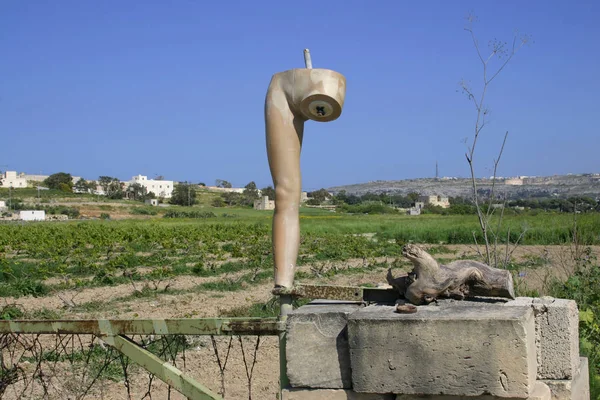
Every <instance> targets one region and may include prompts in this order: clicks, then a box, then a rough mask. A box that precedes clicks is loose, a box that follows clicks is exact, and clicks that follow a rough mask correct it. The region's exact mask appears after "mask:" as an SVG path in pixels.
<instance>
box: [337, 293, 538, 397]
mask: <svg viewBox="0 0 600 400" xmlns="http://www.w3.org/2000/svg"><path fill="white" fill-rule="evenodd" d="M503 304H504V303H499V304H498V303H497V304H486V303H476V302H444V303H441V304H440V305H439V306H435V305H430V306H419V307H418V311H417V312H416V313H414V314H398V313H395V312H394V311H393V309H394V308H393V307H390V306H369V307H366V308H363V309H360V310H358V311H356V312H354V313H353V314H351V315H350V316H349V317H348V338H349V344H350V359H351V363H352V383H353V390H355V391H357V392H366V393H396V394H431V395H434V394H435V395H439V394H447V395H455V396H481V395H483V394H489V395H494V396H499V397H515V398H519V399H527V398H528V397H529V395H530V394H531V393H532V392H533V389H534V386H535V380H536V379H535V378H536V369H537V365H536V349H535V323H534V316H533V310H532V309H531V307H504V305H503Z"/></svg>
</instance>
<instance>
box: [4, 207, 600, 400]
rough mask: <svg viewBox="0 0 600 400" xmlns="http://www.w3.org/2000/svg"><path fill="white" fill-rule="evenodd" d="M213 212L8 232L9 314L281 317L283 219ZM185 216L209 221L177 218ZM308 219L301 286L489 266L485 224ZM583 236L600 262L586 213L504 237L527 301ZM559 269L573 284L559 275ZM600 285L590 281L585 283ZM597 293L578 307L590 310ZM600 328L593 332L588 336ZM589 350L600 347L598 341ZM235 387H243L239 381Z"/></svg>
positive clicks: (509, 220)
mask: <svg viewBox="0 0 600 400" xmlns="http://www.w3.org/2000/svg"><path fill="white" fill-rule="evenodd" d="M63 200H64V199H63ZM63 200H61V201H63ZM87 201H88V200H85V202H87ZM80 202H81V199H80ZM208 203H209V202H203V203H202V204H201V205H198V206H195V207H188V208H186V207H174V206H172V207H149V206H144V205H141V204H139V203H133V202H127V201H119V202H114V203H106V204H102V203H101V204H98V205H92V206H90V205H87V204H83V202H81V204H80V205H79V207H81V212H82V215H85V214H86V212H87V213H88V214H93V213H96V214H98V213H106V214H108V215H109V216H110V218H113V216H115V215H118V216H119V218H121V219H107V220H100V219H96V220H71V221H66V222H40V223H22V222H11V223H1V224H0V297H3V301H4V304H5V306H4V307H3V308H2V307H0V311H2V312H0V317H1V318H5V319H6V318H13V319H14V318H36V319H58V318H67V319H68V318H152V317H154V318H173V317H187V318H189V317H207V316H216V315H222V316H274V315H276V313H277V307H276V306H275V303H274V302H273V299H272V296H271V295H270V289H271V287H272V283H271V282H272V281H271V279H272V270H273V261H272V257H271V241H270V240H271V239H270V234H271V218H272V212H270V211H255V210H251V209H231V208H212V207H210V206H209V205H208ZM86 207H87V208H86ZM86 210H87V211H86ZM90 210H91V211H90ZM173 211H177V212H178V213H183V214H185V213H188V215H194V216H196V217H197V218H166V216H167V215H169V213H172V212H173ZM192 213H193V214H192ZM179 215H182V214H179ZM300 218H301V231H302V237H301V247H300V256H299V260H298V265H299V266H298V270H297V273H296V278H297V280H298V281H303V282H310V283H327V284H341V285H345V284H349V285H374V284H377V283H378V282H382V281H385V274H386V270H387V269H388V268H393V269H394V270H396V271H398V270H408V269H409V268H410V267H409V265H408V263H407V262H406V261H405V260H404V259H403V258H402V257H401V255H400V253H401V245H402V244H403V243H405V242H409V241H411V242H416V243H421V244H423V245H424V246H425V247H427V248H428V250H429V251H430V252H431V253H432V254H433V255H434V256H435V257H436V258H437V259H438V260H440V261H441V262H444V261H449V260H452V259H457V258H476V257H477V255H476V253H475V250H474V248H473V246H472V244H473V232H477V231H478V225H477V220H476V217H475V216H439V215H421V216H403V215H350V214H342V213H335V212H330V211H324V210H320V209H314V208H303V209H302V210H301V216H300ZM575 226H577V232H578V241H579V243H580V244H582V245H591V246H592V247H591V249H592V252H591V253H590V256H589V257H588V258H587V259H588V260H591V259H593V257H595V256H597V255H598V251H599V247H598V246H597V245H598V244H600V214H580V215H577V220H576V223H575V219H574V217H573V215H568V214H550V213H548V214H544V213H540V214H538V215H536V216H531V215H525V216H509V217H506V218H505V220H504V232H505V233H504V234H503V237H504V236H505V235H507V234H508V231H509V230H510V236H511V238H513V239H514V238H516V237H518V236H519V235H520V234H521V233H523V232H524V233H523V239H522V243H523V246H522V247H521V248H520V249H519V251H517V252H516V253H515V254H514V257H513V258H514V259H513V261H512V262H511V264H510V266H511V268H512V269H514V271H515V279H516V284H517V289H518V291H519V293H520V294H527V295H530V294H535V295H542V294H546V293H550V292H547V291H546V290H549V289H551V287H552V285H549V284H547V283H548V282H550V283H552V282H555V281H557V282H558V281H560V280H561V279H562V280H564V279H566V278H567V277H568V276H569V275H570V274H571V273H573V271H576V270H575V269H574V267H573V262H574V261H573V260H570V261H569V260H567V262H565V256H566V255H569V254H570V253H569V251H570V250H569V249H571V248H572V245H573V243H572V242H573V232H574V229H575ZM557 271H560V272H562V275H560V276H557V275H553V274H555V273H556V272H557ZM593 279H595V278H593V277H592V278H590V277H589V276H586V277H585V278H582V279H580V281H579V282H587V281H589V282H592V281H593ZM579 284H580V285H581V283H579ZM566 287H568V288H570V286H566ZM577 290H579V289H577ZM596 291H597V290H596ZM553 293H554V292H552V293H550V294H553ZM565 293H566V292H565ZM578 293H581V291H575V292H573V291H571V292H569V293H566V294H565V295H566V296H577V295H578ZM589 293H592V294H593V293H595V291H594V290H590V291H589ZM592 294H586V298H585V300H584V299H581V300H578V301H579V302H580V304H584V301H588V300H589V299H590V298H592V297H593V296H592ZM591 309H592V310H593V309H594V308H591ZM592 315H593V314H592ZM593 326H594V325H593V324H592V325H590V327H592V328H593ZM592 328H589V327H588V326H587V325H585V326H583V328H582V332H585V333H586V334H588V333H589V332H591V331H590V329H592ZM592 332H593V331H592ZM592 339H593V338H592ZM582 343H587V344H586V346H588V347H589V346H592V347H591V348H592V349H593V348H594V347H593V346H594V343H596V342H594V341H593V340H592V341H590V339H589V338H586V339H585V341H584V342H582ZM590 343H591V344H590ZM272 346H273V349H272V351H271V350H269V351H271V352H270V353H268V354H267V355H265V356H264V357H265V358H266V360H267V361H268V362H267V363H266V364H265V366H264V370H260V371H262V372H261V373H264V374H265V378H264V379H265V381H264V388H265V389H264V390H263V391H262V392H261V394H260V395H259V396H258V397H257V398H273V397H272V396H273V393H272V391H273V388H274V387H276V386H277V384H276V382H273V381H272V379H273V378H275V379H276V376H277V372H276V370H274V369H273V368H271V367H272V366H274V365H275V366H276V364H277V361H276V360H277V349H276V342H274V343H273V344H272ZM585 351H593V350H589V349H588V350H585ZM591 360H592V359H591ZM593 360H594V362H595V363H598V361H599V359H598V358H596V359H593ZM203 368H205V367H203V366H199V367H198V369H199V370H203ZM206 368H208V367H206ZM207 373H208V372H207ZM267 375H268V376H270V378H269V379H271V380H269V379H267V378H266V376H267ZM105 378H106V379H109V380H110V379H112V378H111V377H105ZM203 379H205V378H203ZM231 379H232V382H234V383H232V385H235V381H236V379H235V376H234V377H232V378H231ZM593 379H594V378H593ZM595 379H596V381H594V380H593V382H598V380H597V378H595ZM115 380H117V381H118V377H116V378H115ZM215 382H216V381H215ZM215 384H216V383H215ZM598 384H600V383H598ZM115 390H116V389H115ZM119 390H120V389H119ZM240 390H241V389H240ZM234 392H235V391H234Z"/></svg>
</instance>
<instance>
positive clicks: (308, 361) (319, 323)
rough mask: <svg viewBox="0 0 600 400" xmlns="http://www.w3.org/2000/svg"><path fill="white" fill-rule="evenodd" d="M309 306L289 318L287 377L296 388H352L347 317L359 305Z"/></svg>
mask: <svg viewBox="0 0 600 400" xmlns="http://www.w3.org/2000/svg"><path fill="white" fill-rule="evenodd" d="M315 303H316V302H313V303H310V304H307V305H305V306H303V307H300V308H298V309H297V310H294V311H292V312H291V313H290V314H289V315H288V320H287V344H286V353H287V354H286V358H287V374H288V379H289V382H290V386H292V387H306V388H325V389H344V388H346V389H349V388H351V387H352V373H351V369H350V351H349V348H348V337H347V328H346V324H347V316H348V314H350V313H352V312H354V311H356V310H358V309H359V307H361V306H360V305H359V304H347V303H336V302H321V304H315Z"/></svg>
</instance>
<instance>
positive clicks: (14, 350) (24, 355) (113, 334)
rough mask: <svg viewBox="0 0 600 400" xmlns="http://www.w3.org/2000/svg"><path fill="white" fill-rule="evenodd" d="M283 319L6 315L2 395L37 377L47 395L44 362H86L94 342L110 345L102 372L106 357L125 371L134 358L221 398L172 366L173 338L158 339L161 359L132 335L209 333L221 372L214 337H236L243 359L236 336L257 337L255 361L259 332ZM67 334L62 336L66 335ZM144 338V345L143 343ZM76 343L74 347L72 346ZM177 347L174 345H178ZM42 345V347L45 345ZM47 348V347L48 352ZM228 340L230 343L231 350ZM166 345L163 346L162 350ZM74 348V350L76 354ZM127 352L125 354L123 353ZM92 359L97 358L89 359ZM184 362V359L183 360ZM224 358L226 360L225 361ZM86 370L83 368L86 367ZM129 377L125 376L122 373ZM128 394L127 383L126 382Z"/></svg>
mask: <svg viewBox="0 0 600 400" xmlns="http://www.w3.org/2000/svg"><path fill="white" fill-rule="evenodd" d="M283 330H284V328H283V321H280V320H278V319H277V318H198V319H141V320H43V321H33V320H9V321H0V397H2V394H3V393H4V392H5V391H6V390H7V388H8V387H9V386H10V385H14V384H15V383H16V382H21V386H23V387H24V389H23V391H25V390H26V389H27V388H29V385H32V384H33V382H34V381H36V380H37V381H40V382H41V384H42V389H41V390H42V393H43V394H45V393H46V392H47V391H48V390H49V389H48V388H49V386H50V385H51V382H50V381H44V373H43V370H42V364H43V363H44V362H48V360H52V361H53V362H54V363H55V364H56V362H57V360H70V361H71V362H73V360H74V359H75V358H76V357H77V359H79V360H81V359H82V358H83V359H86V360H87V362H88V363H89V362H90V360H91V359H92V358H91V357H92V356H91V355H90V354H92V353H91V351H92V350H90V349H92V348H93V346H97V345H98V344H100V346H104V344H106V345H108V346H110V349H114V350H115V351H114V354H113V351H112V350H111V352H110V355H109V354H108V353H107V354H106V356H104V359H103V361H102V362H99V364H101V368H100V372H102V369H104V368H106V366H107V365H109V363H110V362H113V361H115V360H117V359H118V360H120V363H121V364H122V365H123V369H124V371H125V375H127V370H126V365H125V364H126V363H127V362H128V361H129V360H130V361H132V362H133V363H136V364H137V365H139V366H141V367H142V368H144V369H145V370H146V371H148V372H149V373H150V374H151V376H156V377H157V378H159V379H160V380H162V381H163V382H165V383H166V384H167V385H169V387H170V388H173V389H175V390H176V391H178V392H180V393H181V394H183V395H184V396H186V397H187V398H189V399H202V400H204V399H211V400H215V399H222V397H221V396H220V395H219V394H217V393H214V392H213V391H211V390H210V389H208V388H207V387H205V386H204V385H202V384H201V383H199V382H198V381H196V380H195V379H193V378H192V377H190V376H189V375H186V374H185V373H183V372H182V371H181V370H180V369H179V368H177V366H176V362H175V359H176V358H177V353H178V351H180V350H181V348H179V350H178V349H177V348H175V350H174V351H173V349H171V347H173V343H175V344H176V345H177V346H179V344H177V341H176V340H171V341H167V342H165V343H163V344H162V348H163V351H162V352H160V353H159V355H160V356H162V357H167V358H168V360H166V361H165V360H163V359H161V357H159V356H158V355H157V354H154V353H153V352H152V351H150V350H149V346H148V345H147V344H148V343H151V341H144V340H141V341H140V340H138V341H136V340H134V339H133V338H134V337H136V336H139V337H150V338H153V337H155V336H157V337H161V338H169V337H171V338H177V337H178V336H179V335H198V336H201V335H207V336H211V338H212V344H213V347H214V350H215V354H216V356H217V360H218V363H219V369H220V371H221V374H222V391H223V392H224V386H223V379H224V378H223V373H224V369H225V366H224V365H222V364H221V359H220V358H219V354H218V350H217V348H216V343H215V340H214V338H213V336H230V337H232V338H233V337H234V336H238V337H239V341H240V345H241V346H242V347H241V349H242V355H243V357H244V363H245V362H246V354H245V353H244V348H243V344H242V340H241V337H240V336H257V337H258V338H257V340H256V342H255V343H256V344H255V348H254V360H253V364H252V369H253V366H254V363H255V362H256V352H257V350H258V346H259V344H260V337H261V336H264V335H269V336H277V335H279V334H280V333H281V332H282V331H283ZM48 335H55V340H54V341H48V340H46V341H45V342H44V341H43V339H41V338H43V337H44V336H48ZM80 335H82V336H85V335H87V336H89V337H88V338H87V339H81V337H80ZM75 337H77V339H75ZM65 338H66V339H65ZM143 343H145V344H143ZM75 346H76V347H77V349H78V350H77V352H76V351H75V350H74V347H75ZM177 346H176V347H177ZM44 348H46V350H44ZM47 348H50V349H51V350H50V351H48V350H47ZM230 348H231V341H230V342H229V349H228V351H227V357H228V356H229V350H230ZM165 349H166V350H165ZM76 353H77V355H76ZM123 356H125V357H123ZM28 360H33V361H34V362H35V363H36V367H35V368H34V371H33V372H32V374H33V376H32V377H31V378H27V379H26V378H24V377H23V376H22V375H23V374H24V369H23V366H22V364H23V363H24V362H25V363H30V362H29V361H28ZM91 362H96V363H98V361H91ZM184 362H185V359H184ZM225 362H226V361H225ZM252 369H248V368H247V369H246V372H247V373H248V374H249V375H248V380H249V382H250V380H251V373H252ZM84 375H85V372H84ZM99 376H100V374H97V375H96V376H94V377H93V378H90V377H89V376H88V377H87V380H88V382H87V383H86V385H87V384H89V387H87V386H86V387H85V390H82V393H83V395H82V396H81V397H80V396H77V398H83V397H84V396H85V395H86V394H87V393H88V392H89V389H90V387H91V386H92V385H93V384H94V383H95V382H96V381H97V380H98V379H99ZM125 377H126V378H127V376H125ZM126 386H127V391H128V394H129V389H130V388H129V384H128V383H127V382H126ZM249 398H251V384H250V385H249Z"/></svg>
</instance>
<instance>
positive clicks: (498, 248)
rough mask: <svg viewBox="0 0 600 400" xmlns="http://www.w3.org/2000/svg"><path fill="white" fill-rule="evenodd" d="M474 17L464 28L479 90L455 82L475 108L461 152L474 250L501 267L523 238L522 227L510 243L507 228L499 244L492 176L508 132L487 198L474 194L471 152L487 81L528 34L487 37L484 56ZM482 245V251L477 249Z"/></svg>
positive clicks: (484, 118)
mask: <svg viewBox="0 0 600 400" xmlns="http://www.w3.org/2000/svg"><path fill="white" fill-rule="evenodd" d="M476 20H477V19H476V17H475V16H473V15H469V16H468V17H467V25H466V27H465V28H464V29H465V31H466V32H468V33H469V35H470V37H471V40H472V41H473V46H474V47H475V51H476V52H477V56H478V58H479V61H480V62H481V72H482V81H481V84H482V86H481V93H480V94H476V93H475V90H473V89H472V87H471V85H470V84H469V83H468V82H467V81H466V80H464V79H463V80H461V81H460V83H459V85H460V89H461V90H462V92H463V93H464V94H465V95H466V96H467V98H468V99H469V101H470V102H472V103H473V105H474V107H475V110H476V118H475V126H474V134H473V140H472V142H471V144H470V145H468V146H467V152H466V153H465V157H466V159H467V162H468V164H469V169H470V174H471V186H472V190H473V203H474V205H475V208H476V211H477V218H478V221H479V227H480V229H481V233H482V236H483V241H484V243H482V244H479V243H478V242H477V235H476V234H475V232H473V239H474V241H475V245H476V248H477V252H478V253H479V255H480V256H481V257H482V258H483V259H484V261H485V262H487V264H489V265H491V266H494V267H499V266H502V267H504V268H505V267H506V266H507V264H508V263H509V261H510V258H511V256H512V254H513V252H514V250H515V249H516V248H517V246H518V244H519V242H520V241H521V239H522V238H523V235H524V234H525V231H526V230H525V229H524V230H523V231H522V232H521V234H520V235H519V236H518V238H517V240H516V241H515V242H514V243H512V244H511V243H510V234H511V232H510V229H508V232H507V237H506V241H505V243H504V244H503V243H502V242H503V241H504V240H503V238H502V237H501V236H500V229H501V226H502V222H503V218H504V208H505V205H506V197H505V196H499V195H498V193H496V190H497V188H496V181H497V179H496V177H497V172H498V165H499V164H500V159H501V158H502V154H503V153H504V147H505V145H506V140H507V139H508V132H505V134H504V139H503V141H502V145H501V146H500V150H499V152H498V156H497V157H496V158H495V159H494V162H493V176H492V184H491V189H490V193H489V195H488V198H487V199H485V198H483V196H481V195H480V194H479V193H478V185H477V179H476V175H475V154H476V152H475V151H476V148H477V144H478V142H479V139H480V136H481V132H482V131H483V128H484V127H485V126H486V125H487V124H488V118H489V115H490V110H489V108H488V107H487V105H486V95H487V92H488V88H489V86H490V84H491V83H492V82H493V81H494V80H495V79H496V78H497V77H498V75H499V74H500V73H501V72H502V71H503V70H504V69H505V67H506V66H507V65H508V63H509V62H510V61H511V60H512V58H513V57H514V55H515V54H516V53H517V52H518V51H519V50H520V49H521V48H522V47H523V46H525V45H526V44H528V43H529V42H530V37H529V36H527V35H520V34H519V33H518V32H515V34H514V36H513V40H512V43H510V44H508V43H507V42H502V41H499V40H497V39H494V40H491V41H489V43H488V53H486V54H487V55H484V53H483V52H482V51H484V49H482V48H481V46H480V44H479V41H478V40H477V37H476V35H475V32H474V29H473V25H474V23H475V22H476ZM494 61H496V62H494ZM499 201H501V202H502V204H500V207H498V208H497V207H495V205H496V204H498V202H499ZM497 209H500V212H499V215H498V216H497V220H496V221H493V219H492V216H493V214H494V212H495V210H497ZM482 246H483V251H482V250H481V247H482Z"/></svg>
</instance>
